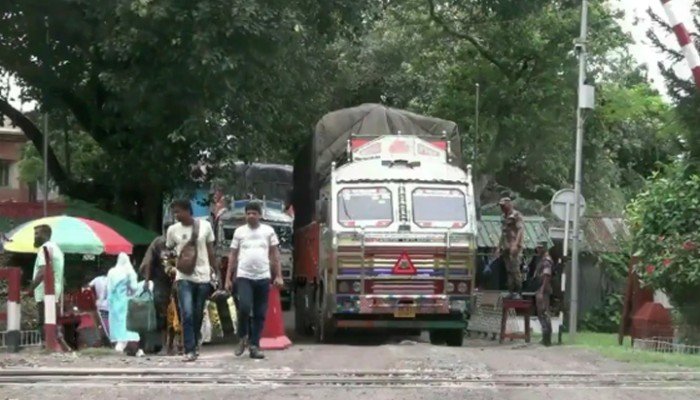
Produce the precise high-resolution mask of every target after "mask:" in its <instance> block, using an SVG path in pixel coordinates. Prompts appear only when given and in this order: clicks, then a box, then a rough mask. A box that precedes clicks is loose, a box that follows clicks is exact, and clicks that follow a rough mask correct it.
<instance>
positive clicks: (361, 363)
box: [0, 334, 700, 400]
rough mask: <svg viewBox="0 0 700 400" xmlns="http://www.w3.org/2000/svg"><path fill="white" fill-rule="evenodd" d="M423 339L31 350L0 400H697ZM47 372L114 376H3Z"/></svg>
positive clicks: (596, 364) (551, 362)
mask: <svg viewBox="0 0 700 400" xmlns="http://www.w3.org/2000/svg"><path fill="white" fill-rule="evenodd" d="M425 339H426V338H425V337H410V338H406V337H386V336H383V337H382V336H380V337H377V338H368V337H365V336H359V335H357V334H348V335H346V336H345V337H343V338H341V341H340V343H339V344H334V345H315V344H312V343H309V342H308V341H306V342H305V341H296V342H295V345H294V346H293V347H292V348H290V349H287V350H284V351H279V352H268V359H267V360H262V361H254V360H251V359H249V358H235V357H234V356H233V354H232V346H230V345H216V346H205V347H204V349H203V353H202V356H201V358H200V360H199V361H198V362H197V363H196V364H183V363H181V362H180V361H179V359H178V358H170V357H146V358H141V359H136V358H130V357H123V356H118V355H111V354H109V355H104V354H100V355H96V354H94V353H87V354H80V355H72V354H60V355H43V354H39V353H36V352H31V351H29V352H24V353H21V354H14V355H3V356H0V367H2V368H1V369H0V380H1V379H4V380H1V382H4V383H0V399H3V398H4V399H74V398H77V397H76V396H81V397H82V396H85V397H84V398H109V400H116V399H133V398H146V397H148V398H149V400H150V399H161V398H167V399H169V400H177V399H188V400H190V399H192V398H223V397H224V396H226V397H229V396H237V397H238V396H244V398H245V399H246V400H258V399H271V398H275V399H295V400H298V399H324V400H332V399H343V400H344V399H347V398H348V396H353V397H355V398H368V399H371V400H389V399H399V398H401V399H440V400H448V399H465V398H469V399H498V400H516V399H523V400H534V399H543V398H545V399H566V400H579V399H580V400H584V399H592V398H595V399H599V400H607V399H634V400H658V399H659V398H664V399H688V400H690V399H698V398H700V374H699V373H689V372H684V371H683V370H680V369H676V370H672V371H670V372H671V373H672V375H669V374H668V373H669V368H666V367H663V368H661V367H650V366H645V365H629V364H622V363H617V362H614V361H610V360H607V359H604V358H602V357H600V356H599V355H597V354H595V353H593V352H588V351H585V350H581V349H575V348H571V347H565V346H555V347H551V348H547V349H545V348H542V347H540V346H538V345H534V344H533V345H523V344H517V343H516V344H507V345H502V346H499V345H498V344H497V343H495V342H491V341H485V340H468V341H467V342H466V343H465V345H464V346H463V347H462V348H450V347H444V346H431V345H430V344H429V343H426V340H425ZM47 367H53V368H59V369H60V370H64V371H65V370H67V369H75V368H81V369H84V368H89V369H92V372H93V373H96V372H99V371H97V369H99V368H103V369H107V370H106V371H107V372H106V373H109V371H111V373H110V374H111V375H112V376H111V377H110V376H108V375H103V376H95V377H89V378H71V379H72V380H71V379H68V378H63V379H60V378H54V377H45V378H36V377H35V378H33V379H35V381H32V382H33V383H32V384H31V385H18V384H17V382H21V381H22V379H29V378H8V377H7V376H5V377H3V375H2V373H3V372H7V371H9V370H17V369H32V370H33V371H41V368H47ZM113 368H122V369H124V368H126V369H128V370H129V371H132V373H131V374H129V375H128V377H123V378H122V377H119V376H117V377H115V376H114V374H115V371H114V369H113ZM186 368H189V369H192V368H194V369H195V370H196V371H188V370H186ZM110 369H111V370H110ZM135 371H140V372H141V373H140V374H135V373H134V372H135ZM147 371H150V372H151V373H152V374H154V375H151V376H150V377H149V376H144V375H143V374H142V373H143V372H147ZM661 371H663V372H664V373H663V374H660V372H661ZM117 372H118V371H117ZM387 372H391V374H387ZM120 373H121V372H120ZM680 373H683V374H684V375H678V374H680ZM168 374H170V375H168ZM178 374H179V375H178ZM168 376H169V377H168ZM81 379H83V380H81ZM180 379H182V381H180ZM25 381H26V380H25ZM215 381H219V383H215ZM436 381H439V382H436ZM622 382H625V383H622ZM526 383H531V384H529V385H526Z"/></svg>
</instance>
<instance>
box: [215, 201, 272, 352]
mask: <svg viewBox="0 0 700 400" xmlns="http://www.w3.org/2000/svg"><path fill="white" fill-rule="evenodd" d="M245 213H246V225H242V226H240V227H238V229H236V232H234V234H233V240H231V252H230V254H229V258H228V270H227V271H226V289H227V290H231V289H233V279H234V278H235V281H236V295H237V297H238V336H239V337H240V342H239V345H238V349H236V352H235V354H236V356H241V355H243V353H245V351H246V348H248V347H249V346H250V358H255V359H261V358H265V356H264V355H263V354H262V352H261V351H260V335H261V334H262V330H263V326H264V325H265V315H266V314H267V297H268V294H269V292H270V280H271V277H272V276H271V273H270V264H272V267H273V268H274V270H275V272H274V275H275V276H274V281H273V283H274V285H275V286H277V287H278V288H279V287H282V285H283V283H284V282H283V280H282V268H281V266H280V255H279V248H278V245H279V239H278V238H277V234H275V230H274V229H272V227H271V226H269V225H265V224H261V223H260V217H261V215H262V207H261V205H260V203H258V202H252V201H251V202H250V203H248V204H246V206H245Z"/></svg>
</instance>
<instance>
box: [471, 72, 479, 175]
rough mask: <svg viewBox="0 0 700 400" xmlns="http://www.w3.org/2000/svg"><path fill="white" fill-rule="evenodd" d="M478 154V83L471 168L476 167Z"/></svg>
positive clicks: (477, 86)
mask: <svg viewBox="0 0 700 400" xmlns="http://www.w3.org/2000/svg"><path fill="white" fill-rule="evenodd" d="M478 155H479V84H478V83H477V84H476V103H475V105H474V148H473V149H472V168H475V167H476V157H477V156H478Z"/></svg>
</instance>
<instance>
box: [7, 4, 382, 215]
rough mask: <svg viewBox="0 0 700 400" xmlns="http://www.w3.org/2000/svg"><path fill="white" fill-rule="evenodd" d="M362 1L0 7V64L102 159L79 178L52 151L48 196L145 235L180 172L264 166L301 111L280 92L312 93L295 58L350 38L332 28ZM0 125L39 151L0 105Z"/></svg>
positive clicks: (308, 73)
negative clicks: (109, 215)
mask: <svg viewBox="0 0 700 400" xmlns="http://www.w3.org/2000/svg"><path fill="white" fill-rule="evenodd" d="M368 3H369V2H365V1H358V2H353V3H352V5H348V4H344V3H342V2H337V1H333V0H322V1H311V0H292V1H288V0H272V1H262V0H241V1H235V2H231V1H224V0H206V1H204V0H203V1H191V2H180V1H160V2H150V1H143V0H111V1H106V2H104V1H103V2H90V1H82V0H58V1H52V2H45V1H39V0H22V1H18V0H10V1H6V2H3V3H2V5H0V66H1V67H2V68H4V69H5V70H7V71H8V72H10V73H11V74H13V75H14V76H15V77H17V79H18V80H19V81H20V83H21V84H22V85H23V86H24V87H25V88H26V90H27V93H28V95H29V96H30V97H31V98H33V99H36V100H38V101H39V102H40V104H41V107H42V110H43V111H49V112H51V114H52V115H55V116H56V118H58V119H59V120H62V121H66V124H65V125H66V126H59V127H60V128H61V129H63V128H65V129H68V128H69V127H70V128H71V129H70V131H69V135H81V134H85V135H87V136H89V137H90V138H91V140H94V142H95V143H96V144H97V146H98V147H99V149H100V150H101V151H102V152H103V154H105V155H106V156H105V157H100V158H99V165H98V168H97V169H96V170H95V171H94V174H91V176H89V177H87V178H86V179H82V178H83V177H80V176H78V175H76V174H75V173H74V171H70V172H71V173H68V171H67V170H66V166H65V165H64V163H62V162H61V161H60V157H59V156H57V155H56V151H55V149H54V146H55V143H52V146H51V150H50V155H49V169H50V171H51V175H52V177H53V179H54V181H55V182H56V183H57V184H58V185H59V187H60V188H61V190H62V191H63V192H64V193H65V194H68V195H70V196H75V197H79V198H83V199H86V200H92V201H94V200H100V199H102V200H105V202H106V203H112V204H114V205H115V206H116V209H117V210H118V211H120V212H121V213H122V214H125V215H128V216H131V217H133V218H135V219H137V220H144V218H146V217H148V221H147V222H148V224H149V225H151V226H154V227H155V226H157V223H156V220H157V218H158V215H160V213H159V212H158V211H157V210H158V209H159V208H160V205H161V198H162V194H163V193H164V192H167V191H170V190H171V189H173V188H175V187H177V186H178V185H180V184H181V183H182V182H183V180H185V179H187V178H188V175H189V171H190V168H191V166H192V165H194V164H196V163H197V162H202V161H212V157H214V156H221V153H224V151H223V150H231V146H235V149H234V150H233V151H234V153H235V154H237V155H239V156H248V157H251V154H250V153H251V152H253V151H254V150H256V151H257V154H253V155H252V156H256V155H257V156H259V155H262V154H266V153H267V150H271V153H273V154H277V153H279V152H280V151H282V150H280V149H281V148H283V147H284V146H289V142H288V141H286V140H284V141H276V140H275V139H274V138H275V137H277V136H278V135H280V132H279V131H276V129H278V128H280V127H282V128H283V129H285V130H286V132H284V133H285V134H291V135H292V136H293V135H299V134H300V132H299V131H298V130H300V129H301V127H303V128H304V130H306V126H307V125H306V124H307V122H308V121H307V119H306V118H308V115H304V116H302V117H300V118H296V117H295V116H294V115H293V113H294V112H296V111H297V110H295V109H294V107H289V104H301V103H302V102H303V101H304V100H306V99H303V98H301V97H297V96H295V93H294V92H292V91H291V90H287V89H292V88H297V87H298V85H297V86H294V85H290V82H292V81H295V82H299V81H300V82H304V81H311V82H313V79H312V77H313V76H314V74H315V72H316V71H317V70H316V68H317V67H319V64H318V63H313V62H311V63H310V62H304V60H303V59H302V58H301V57H300V56H299V55H298V54H304V46H305V45H307V44H308V43H314V44H316V43H323V40H324V38H328V40H331V39H332V38H334V37H336V35H343V34H350V33H352V29H350V24H346V23H345V21H346V20H351V19H354V18H355V19H356V18H360V17H361V14H362V11H363V8H362V7H363V6H365V5H366V4H368ZM348 32H349V33H348ZM312 48H313V47H312ZM297 52H299V53H297ZM315 60H317V59H314V60H313V61H315ZM310 91H311V90H309V89H307V90H303V91H301V93H302V94H303V95H306V96H308V95H309V93H310ZM309 107H311V106H309ZM287 109H289V111H287ZM287 112H289V113H290V114H286V113H287ZM305 112H307V113H308V112H309V111H308V109H306V110H305ZM0 113H3V114H5V115H7V116H8V117H10V118H11V119H12V120H13V121H14V122H15V123H16V124H17V125H18V126H20V127H21V128H22V129H23V130H24V131H25V133H26V134H27V136H28V137H29V138H30V139H31V141H32V142H33V143H34V145H35V146H36V147H37V148H41V142H42V140H43V135H42V132H41V131H40V130H39V129H37V127H36V126H35V125H34V124H33V123H32V121H31V120H29V119H28V118H26V117H25V116H23V115H21V114H20V113H19V112H17V110H15V109H13V108H12V107H11V106H10V105H9V104H8V102H7V101H5V100H3V99H0ZM281 116H282V117H281ZM271 121H274V122H271ZM290 121H291V122H290ZM71 142H72V140H71ZM260 142H262V143H263V144H268V145H269V146H268V147H267V148H266V147H264V146H263V147H262V149H261V148H260V146H256V144H258V143H260ZM251 143H252V144H253V145H250V144H251ZM246 145H248V146H247V147H246ZM282 152H283V151H282ZM134 204H136V207H135V208H134Z"/></svg>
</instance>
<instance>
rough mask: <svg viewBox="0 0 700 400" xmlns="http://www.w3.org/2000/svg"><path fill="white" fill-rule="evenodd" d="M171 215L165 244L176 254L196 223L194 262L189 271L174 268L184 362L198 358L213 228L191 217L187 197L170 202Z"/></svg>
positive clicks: (208, 286)
mask: <svg viewBox="0 0 700 400" xmlns="http://www.w3.org/2000/svg"><path fill="white" fill-rule="evenodd" d="M171 208H172V211H173V215H174V216H175V219H176V220H177V221H178V222H177V223H176V224H173V225H171V226H170V227H169V228H168V231H167V233H166V235H165V238H166V240H165V242H166V243H165V246H166V247H167V248H169V249H175V251H176V252H177V254H178V256H179V255H180V252H181V251H182V248H183V247H184V246H185V244H187V242H189V241H190V239H191V238H192V234H193V232H194V227H195V224H196V225H197V229H198V231H199V232H198V234H197V262H196V264H195V268H194V271H193V272H192V274H189V275H187V274H184V273H182V272H180V271H177V275H176V277H175V285H176V288H177V299H178V305H179V308H180V322H181V324H182V336H183V338H184V344H185V359H184V361H194V360H196V359H197V357H198V351H197V344H198V343H199V339H200V336H201V331H202V320H203V319H204V306H205V303H206V301H207V299H208V298H209V295H210V294H211V284H210V282H211V274H212V272H213V268H216V265H217V264H216V258H215V254H214V231H213V230H212V228H211V224H210V223H209V221H206V220H195V218H194V217H193V216H192V205H191V203H190V201H189V200H177V201H174V202H173V204H172V206H171Z"/></svg>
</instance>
